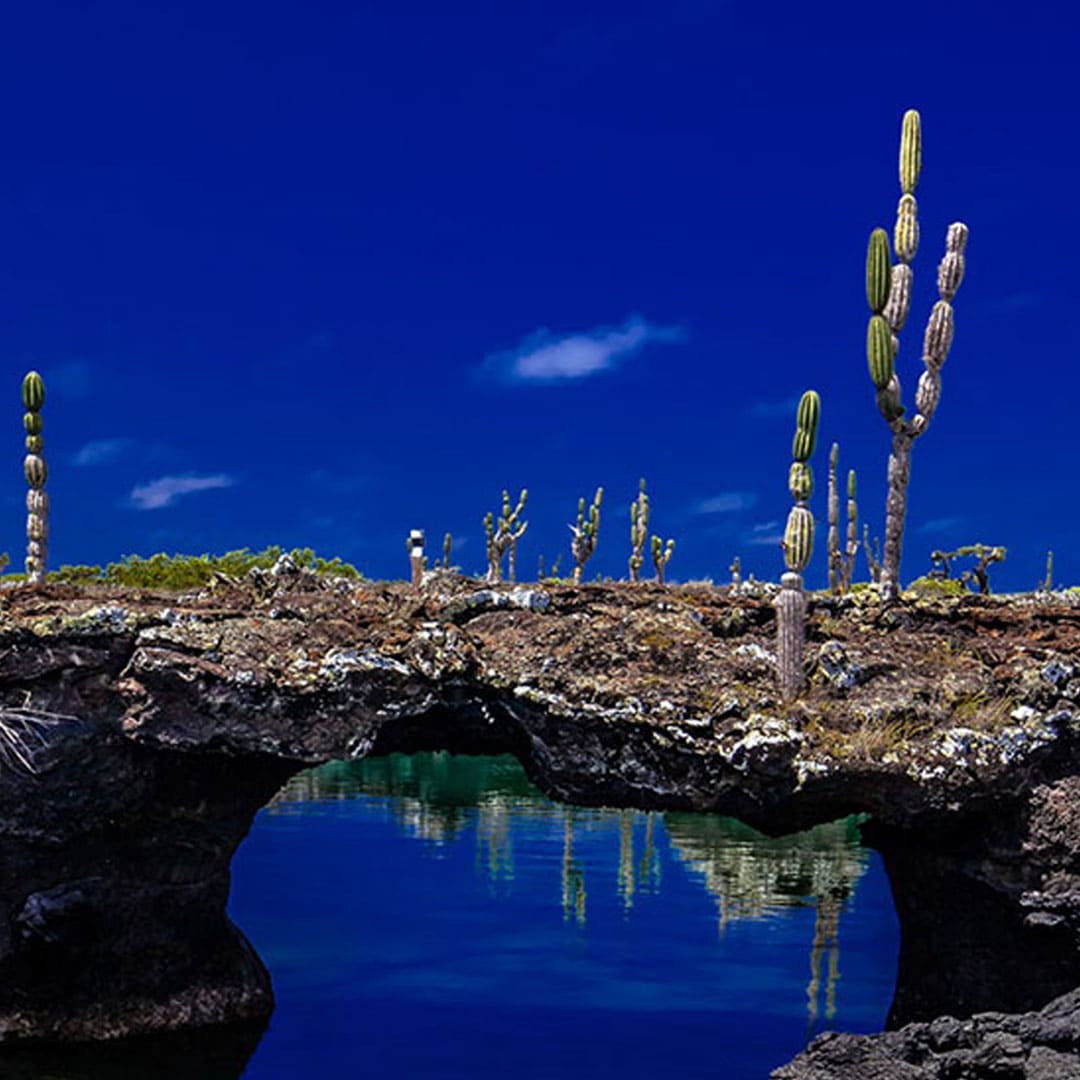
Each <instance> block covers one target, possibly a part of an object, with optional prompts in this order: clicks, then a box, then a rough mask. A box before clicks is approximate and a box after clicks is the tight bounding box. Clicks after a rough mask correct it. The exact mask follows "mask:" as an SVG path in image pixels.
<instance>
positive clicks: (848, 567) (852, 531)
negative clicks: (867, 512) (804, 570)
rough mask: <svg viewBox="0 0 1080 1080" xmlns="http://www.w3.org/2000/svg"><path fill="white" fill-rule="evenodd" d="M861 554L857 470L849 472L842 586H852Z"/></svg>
mask: <svg viewBox="0 0 1080 1080" xmlns="http://www.w3.org/2000/svg"><path fill="white" fill-rule="evenodd" d="M858 554H859V504H858V503H857V502H856V501H855V470H854V469H850V470H849V471H848V474H847V546H846V547H845V549H844V569H843V583H842V588H843V591H844V592H847V591H848V590H849V589H850V588H851V575H852V574H853V573H854V572H855V556H856V555H858Z"/></svg>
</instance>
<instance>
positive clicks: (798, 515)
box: [784, 506, 814, 574]
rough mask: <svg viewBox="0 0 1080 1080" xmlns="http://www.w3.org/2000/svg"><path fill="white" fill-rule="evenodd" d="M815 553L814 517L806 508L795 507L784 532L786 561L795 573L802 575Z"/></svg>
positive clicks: (789, 515)
mask: <svg viewBox="0 0 1080 1080" xmlns="http://www.w3.org/2000/svg"><path fill="white" fill-rule="evenodd" d="M813 552H814V515H813V514H811V513H810V511H809V510H807V509H806V507H804V506H794V507H792V509H791V513H790V514H788V520H787V528H786V529H785V530H784V560H785V562H786V563H787V568H788V569H789V570H791V571H792V572H793V573H796V574H801V573H802V572H803V571H804V570H805V569H806V568H807V566H808V565H809V564H810V556H811V555H812V554H813Z"/></svg>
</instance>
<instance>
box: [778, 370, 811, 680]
mask: <svg viewBox="0 0 1080 1080" xmlns="http://www.w3.org/2000/svg"><path fill="white" fill-rule="evenodd" d="M820 417H821V399H820V398H819V397H818V395H817V394H816V393H815V392H814V391H813V390H807V391H806V393H805V394H803V396H802V398H801V399H800V400H799V407H798V409H797V410H796V413H795V438H794V439H793V441H792V457H794V458H795V461H794V462H793V463H792V466H791V469H790V470H789V473H788V488H789V490H790V492H791V497H792V499H793V500H794V502H795V505H794V506H793V507H792V508H791V513H790V514H789V515H788V520H787V528H785V530H784V540H783V548H784V561H785V563H786V564H787V568H788V572H787V573H786V574H784V576H783V577H782V578H781V579H780V595H779V596H778V597H777V600H776V609H777V618H776V624H777V650H776V655H777V665H778V667H779V672H780V693H781V695H782V697H783V698H784V700H785V701H788V700H790V699H791V698H793V697H795V696H796V694H798V693H799V691H800V690H801V689H802V686H803V652H804V650H805V647H806V598H805V596H804V595H803V581H802V572H803V571H804V570H805V569H806V567H807V565H808V564H809V562H810V557H811V555H812V554H813V550H814V515H813V514H812V513H811V512H810V510H809V508H808V507H807V505H806V504H807V502H808V501H809V500H810V496H811V495H812V494H813V492H814V478H813V473H812V472H811V470H810V465H809V458H810V455H811V454H812V453H813V452H814V446H815V444H816V442H817V429H818V421H819V419H820Z"/></svg>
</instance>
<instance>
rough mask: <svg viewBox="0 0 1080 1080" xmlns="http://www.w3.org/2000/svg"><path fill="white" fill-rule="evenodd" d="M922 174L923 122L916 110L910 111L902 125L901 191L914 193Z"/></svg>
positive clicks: (907, 193)
mask: <svg viewBox="0 0 1080 1080" xmlns="http://www.w3.org/2000/svg"><path fill="white" fill-rule="evenodd" d="M921 172H922V120H921V118H920V116H919V114H918V112H917V111H916V110H915V109H908V111H907V112H906V113H904V119H903V121H902V122H901V125H900V190H901V191H902V192H903V193H904V194H905V195H911V194H913V193H914V191H915V188H916V187H918V185H919V173H921Z"/></svg>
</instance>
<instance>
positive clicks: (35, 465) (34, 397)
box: [22, 371, 49, 585]
mask: <svg viewBox="0 0 1080 1080" xmlns="http://www.w3.org/2000/svg"><path fill="white" fill-rule="evenodd" d="M22 401H23V407H24V408H25V409H26V414H25V415H24V416H23V427H24V428H25V430H26V451H27V453H26V457H25V459H24V460H23V475H24V476H25V477H26V482H27V484H29V485H30V490H29V491H28V492H27V493H26V540H27V544H26V580H27V582H28V583H29V584H32V585H39V584H40V583H41V582H43V581H44V580H45V562H46V558H47V556H48V545H49V496H48V495H47V494H46V493H45V491H44V488H45V481H46V480H47V479H48V478H49V470H48V466H47V465H46V464H45V458H44V457H43V456H42V451H43V449H44V442H43V439H42V431H43V428H44V425H43V421H42V417H41V410H42V408H43V406H44V405H45V384H44V383H43V382H42V379H41V376H40V375H39V374H38V373H37V372H36V371H30V372H28V373H27V374H26V377H25V378H24V379H23V383H22Z"/></svg>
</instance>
